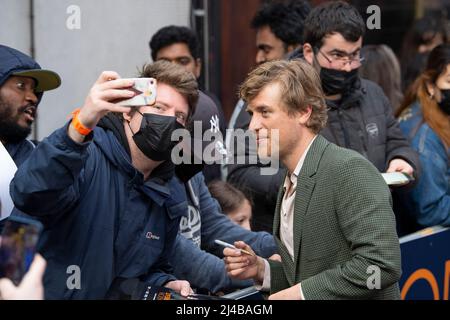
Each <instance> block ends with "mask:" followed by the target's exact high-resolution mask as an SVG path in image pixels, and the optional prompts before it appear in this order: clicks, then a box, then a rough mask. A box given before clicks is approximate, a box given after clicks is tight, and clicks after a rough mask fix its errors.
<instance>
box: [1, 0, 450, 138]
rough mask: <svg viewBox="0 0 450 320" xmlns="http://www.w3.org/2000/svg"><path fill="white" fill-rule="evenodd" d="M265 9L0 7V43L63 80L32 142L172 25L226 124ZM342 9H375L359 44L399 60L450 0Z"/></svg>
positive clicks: (125, 71) (361, 2) (194, 2)
mask: <svg viewBox="0 0 450 320" xmlns="http://www.w3.org/2000/svg"><path fill="white" fill-rule="evenodd" d="M280 1H281V0H280ZM264 2H268V0H245V1H242V0H128V1H120V0H95V1H89V0H0V43H1V44H5V45H9V46H12V47H14V48H17V49H19V50H22V51H24V52H26V53H29V54H30V55H32V56H33V57H34V58H35V59H36V60H37V61H38V62H39V63H40V64H41V66H42V67H43V68H49V69H52V70H55V71H57V72H58V73H59V74H60V75H61V77H62V80H63V82H62V86H61V88H59V89H57V90H56V91H54V92H49V93H47V94H46V95H45V96H44V100H43V102H42V103H41V105H40V107H39V108H40V118H39V119H38V120H37V121H36V127H35V131H34V133H33V134H34V138H36V139H39V140H41V139H43V138H44V137H45V136H47V135H48V134H49V133H51V132H52V131H53V130H54V129H56V128H58V127H60V126H61V125H62V124H63V123H64V122H65V121H66V120H67V119H68V115H69V114H70V112H71V111H72V110H73V109H75V108H76V107H79V106H81V105H82V103H83V100H84V98H85V96H86V94H87V91H88V90H89V88H90V87H91V86H92V84H93V83H94V82H95V80H96V78H97V77H98V75H99V74H100V72H101V71H103V70H114V71H117V72H118V73H119V74H121V75H122V76H123V77H133V76H135V75H136V73H137V68H139V67H141V66H142V65H143V64H144V63H146V62H149V61H151V59H150V53H149V48H148V41H149V40H150V38H151V36H152V35H153V34H154V33H155V32H156V31H157V30H158V29H159V28H161V27H163V26H167V25H171V24H175V25H184V26H190V27H192V28H193V29H194V30H195V31H196V32H197V33H198V35H199V37H200V40H201V43H202V57H203V59H202V60H203V72H202V77H201V79H200V81H201V82H202V86H203V87H204V88H205V89H207V90H208V91H211V92H213V93H215V94H216V96H218V97H219V99H220V101H221V102H222V107H223V110H224V113H225V116H226V118H227V119H228V118H229V117H230V115H231V113H232V111H233V108H234V106H235V103H236V101H237V89H238V85H239V84H240V83H241V82H242V81H243V80H244V78H245V76H246V74H247V73H248V72H249V71H250V70H251V69H252V68H253V67H254V66H255V55H256V48H255V31H254V30H253V29H252V28H251V27H250V21H251V19H252V17H253V15H254V14H255V12H256V11H257V10H258V8H259V7H260V5H261V4H263V3H264ZM281 2H282V1H281ZM322 2H324V1H323V0H311V1H310V3H311V4H312V5H317V4H319V3H322ZM349 2H350V3H352V4H353V5H355V6H356V7H357V8H358V9H359V10H360V12H361V14H362V15H363V17H365V18H368V17H369V16H370V15H371V14H368V13H367V12H366V10H367V7H368V6H370V5H378V6H379V7H380V9H381V29H379V30H368V31H367V34H366V37H365V41H364V44H378V43H384V44H387V45H389V46H390V47H391V48H392V49H393V50H394V52H395V53H396V54H397V55H398V56H400V51H401V46H402V41H403V38H404V37H405V35H406V33H407V31H408V30H410V29H411V28H412V25H413V23H414V22H415V20H417V19H419V18H421V17H424V16H425V15H428V14H434V15H436V16H442V17H444V18H446V17H448V10H449V7H450V0H384V1H383V0H353V1H349ZM78 9H79V23H80V24H79V27H80V28H77V26H76V22H77V21H76V18H77V16H76V15H77V10H78ZM74 10H75V11H74Z"/></svg>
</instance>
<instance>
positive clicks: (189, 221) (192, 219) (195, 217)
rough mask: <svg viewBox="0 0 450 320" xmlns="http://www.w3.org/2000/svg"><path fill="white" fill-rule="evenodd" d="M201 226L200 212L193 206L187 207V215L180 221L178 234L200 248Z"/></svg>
mask: <svg viewBox="0 0 450 320" xmlns="http://www.w3.org/2000/svg"><path fill="white" fill-rule="evenodd" d="M201 226H202V224H201V218H200V212H199V211H198V210H197V209H196V208H195V207H194V206H192V205H188V215H187V217H182V218H181V221H180V234H181V235H182V236H184V237H185V238H187V239H190V240H192V241H193V242H194V243H195V244H196V245H198V246H199V247H200V245H201Z"/></svg>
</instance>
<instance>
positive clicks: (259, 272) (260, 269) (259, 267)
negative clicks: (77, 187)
mask: <svg viewBox="0 0 450 320" xmlns="http://www.w3.org/2000/svg"><path fill="white" fill-rule="evenodd" d="M265 269H266V265H265V263H264V259H263V258H261V257H258V258H257V260H256V279H254V280H255V281H256V282H258V283H263V281H264V272H265Z"/></svg>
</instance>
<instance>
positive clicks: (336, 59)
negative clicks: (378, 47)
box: [317, 49, 364, 68]
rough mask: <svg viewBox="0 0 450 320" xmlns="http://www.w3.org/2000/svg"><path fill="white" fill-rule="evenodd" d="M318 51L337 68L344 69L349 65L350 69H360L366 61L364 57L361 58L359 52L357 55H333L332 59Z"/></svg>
mask: <svg viewBox="0 0 450 320" xmlns="http://www.w3.org/2000/svg"><path fill="white" fill-rule="evenodd" d="M317 51H318V52H319V53H320V54H321V55H322V56H323V57H324V58H325V59H326V60H327V61H328V62H329V63H330V64H331V65H332V66H334V67H335V68H343V67H345V66H346V65H347V64H349V65H350V67H353V68H356V67H359V66H360V65H361V64H362V62H363V61H364V57H361V56H360V53H359V51H358V52H357V53H350V54H349V53H341V52H336V53H333V54H332V55H331V57H328V56H327V55H326V54H325V53H323V52H322V51H321V50H320V49H317Z"/></svg>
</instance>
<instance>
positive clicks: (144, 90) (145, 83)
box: [117, 78, 157, 107]
mask: <svg viewBox="0 0 450 320" xmlns="http://www.w3.org/2000/svg"><path fill="white" fill-rule="evenodd" d="M129 80H133V81H134V85H133V87H132V88H130V89H128V90H131V91H134V92H135V93H136V96H134V97H133V98H131V99H126V100H121V101H119V102H118V103H117V104H119V105H121V106H127V107H140V106H151V105H153V104H155V102H156V84H157V82H156V79H154V78H131V79H129Z"/></svg>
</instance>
